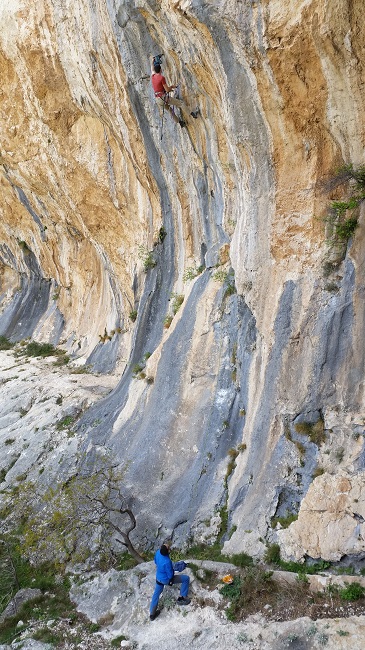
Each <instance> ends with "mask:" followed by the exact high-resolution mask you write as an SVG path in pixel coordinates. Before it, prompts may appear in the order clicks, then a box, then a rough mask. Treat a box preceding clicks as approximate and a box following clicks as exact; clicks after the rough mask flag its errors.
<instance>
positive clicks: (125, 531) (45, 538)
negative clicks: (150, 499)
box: [12, 456, 144, 563]
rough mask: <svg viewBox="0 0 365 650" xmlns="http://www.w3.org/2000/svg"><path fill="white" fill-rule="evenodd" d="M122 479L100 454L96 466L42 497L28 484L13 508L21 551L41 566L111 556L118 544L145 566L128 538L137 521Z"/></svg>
mask: <svg viewBox="0 0 365 650" xmlns="http://www.w3.org/2000/svg"><path fill="white" fill-rule="evenodd" d="M85 464H86V463H85V462H84V465H85ZM122 479H123V476H122V473H121V471H120V469H119V468H118V466H117V465H115V464H114V465H113V464H111V463H108V462H106V460H105V458H103V457H101V456H98V457H97V458H96V461H95V462H94V464H93V467H92V468H88V469H87V470H86V469H85V467H82V466H81V467H80V470H79V472H78V473H77V474H75V475H74V476H72V477H71V478H69V479H68V480H67V481H66V482H65V483H58V484H56V485H55V486H54V487H51V488H49V489H48V490H47V491H46V493H45V494H44V495H43V497H42V496H40V494H39V486H38V488H37V486H35V485H34V484H33V483H30V482H28V483H26V484H25V485H24V487H22V488H20V489H19V491H18V493H17V496H16V504H14V505H15V507H14V508H13V512H14V511H16V513H17V518H18V523H20V528H19V530H20V538H21V547H22V551H23V552H24V553H25V554H26V555H27V556H28V557H30V558H31V559H33V561H35V562H37V563H38V562H41V561H44V560H47V559H51V558H52V559H53V560H54V559H55V558H57V560H58V561H59V562H69V561H84V560H86V559H87V557H89V556H90V555H92V554H97V555H99V556H102V555H103V554H104V555H105V554H108V555H109V556H111V555H113V542H114V540H115V541H116V542H118V543H120V544H122V545H123V546H125V547H126V548H127V550H128V551H129V553H130V554H131V555H132V556H133V558H134V559H135V560H136V561H137V562H139V563H140V562H144V558H143V557H142V556H141V555H140V553H139V552H138V551H137V550H136V549H135V547H134V545H133V543H132V541H131V539H130V535H131V533H132V531H133V530H134V529H135V528H136V518H135V516H134V513H133V511H132V509H131V508H130V507H129V505H128V503H127V502H126V499H125V497H124V495H123V492H122V489H121V483H122ZM12 500H13V503H14V496H13V498H12ZM15 523H16V522H13V524H15Z"/></svg>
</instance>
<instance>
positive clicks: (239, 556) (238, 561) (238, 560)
mask: <svg viewBox="0 0 365 650" xmlns="http://www.w3.org/2000/svg"><path fill="white" fill-rule="evenodd" d="M229 561H230V563H231V564H234V565H235V566H238V567H241V568H242V567H247V566H253V563H254V562H253V559H252V557H251V556H250V555H247V553H236V554H235V555H231V556H230V558H229Z"/></svg>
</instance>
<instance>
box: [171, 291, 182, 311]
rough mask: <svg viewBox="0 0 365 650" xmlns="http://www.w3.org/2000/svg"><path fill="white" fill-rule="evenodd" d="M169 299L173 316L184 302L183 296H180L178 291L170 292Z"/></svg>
mask: <svg viewBox="0 0 365 650" xmlns="http://www.w3.org/2000/svg"><path fill="white" fill-rule="evenodd" d="M171 301H172V302H171V309H172V313H173V314H174V316H175V314H177V312H178V311H179V309H180V307H181V305H182V304H183V302H184V296H182V295H181V294H179V293H172V294H171Z"/></svg>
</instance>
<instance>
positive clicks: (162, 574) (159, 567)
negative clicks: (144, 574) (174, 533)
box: [150, 539, 190, 621]
mask: <svg viewBox="0 0 365 650" xmlns="http://www.w3.org/2000/svg"><path fill="white" fill-rule="evenodd" d="M171 544H172V540H171V539H165V541H164V542H163V544H162V546H161V548H160V550H159V551H157V552H156V553H155V557H154V560H155V564H156V587H155V591H154V593H153V596H152V600H151V606H150V619H151V621H154V620H155V618H157V616H158V615H159V613H160V610H158V609H157V606H158V600H159V598H160V596H161V594H162V592H163V590H164V587H165V586H166V585H170V586H171V585H176V584H177V583H181V587H180V596H179V598H178V599H177V601H176V602H177V604H178V605H189V603H190V598H188V597H187V595H188V591H189V582H190V578H189V576H187V575H185V574H184V575H181V576H177V575H175V571H183V570H184V569H185V567H186V566H187V564H186V563H185V562H182V561H181V562H175V563H173V562H171V560H170V548H171Z"/></svg>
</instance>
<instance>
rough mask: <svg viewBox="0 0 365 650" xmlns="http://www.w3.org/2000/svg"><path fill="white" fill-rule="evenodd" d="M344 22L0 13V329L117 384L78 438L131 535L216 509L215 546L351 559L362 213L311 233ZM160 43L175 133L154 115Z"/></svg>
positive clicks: (356, 29) (359, 452) (358, 121)
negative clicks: (182, 122) (59, 352)
mask: <svg viewBox="0 0 365 650" xmlns="http://www.w3.org/2000/svg"><path fill="white" fill-rule="evenodd" d="M362 10H363V7H362V2H360V0H352V1H350V0H295V1H293V2H290V3H287V2H284V1H283V0H261V1H260V0H258V1H257V2H254V1H251V0H242V1H238V0H236V1H234V0H227V1H226V2H214V1H211V2H202V1H200V0H192V1H189V0H181V1H172V0H162V2H156V1H154V0H149V1H147V0H138V1H136V2H131V1H129V0H124V1H122V0H119V1H117V0H107V2H101V1H99V0H77V2H76V3H72V5H70V4H69V3H67V2H65V1H64V0H39V2H37V3H32V4H31V6H30V7H29V6H28V3H26V2H25V0H6V1H5V2H2V3H1V7H0V20H1V25H2V30H1V34H0V72H1V78H2V84H1V90H0V110H1V122H0V129H1V161H0V162H1V177H0V178H1V204H0V205H1V213H2V219H1V225H0V228H1V249H0V259H1V265H0V273H1V296H2V302H1V315H0V333H1V334H5V335H6V336H9V337H10V338H12V339H13V340H19V339H21V338H26V337H33V338H37V339H38V340H50V341H52V342H53V343H56V344H62V345H64V346H65V347H66V348H67V350H68V352H69V353H71V354H72V355H73V358H74V359H75V363H88V364H92V365H93V367H94V369H95V370H96V371H100V372H104V371H106V372H111V371H113V370H115V372H117V373H118V374H119V375H120V382H119V383H118V385H117V387H116V388H115V390H114V391H113V392H112V393H111V395H110V396H109V397H108V398H106V399H105V400H103V401H101V402H100V403H98V404H97V405H96V406H94V407H93V408H92V409H91V410H89V411H87V412H86V413H85V415H84V418H83V421H82V424H81V427H80V432H81V431H82V435H81V433H80V448H81V449H83V450H87V451H88V453H90V457H91V458H92V450H93V449H94V448H95V446H106V447H108V448H112V450H113V453H114V454H115V455H116V456H117V457H118V458H119V459H120V462H121V464H123V465H124V466H125V474H126V485H127V487H128V488H129V489H130V493H131V494H132V495H133V497H134V499H135V502H136V503H135V505H136V509H137V510H138V511H139V512H140V513H141V516H140V521H141V522H142V523H141V529H140V531H139V534H140V536H141V537H143V536H144V538H145V540H146V543H152V542H153V539H154V536H155V535H158V534H159V531H161V534H163V533H164V532H171V531H172V530H174V531H175V537H176V539H177V540H180V541H185V540H186V538H187V537H188V536H189V535H191V534H193V535H194V536H195V537H196V538H198V539H209V538H211V536H212V535H214V534H215V533H216V532H217V530H218V528H219V522H220V518H219V510H220V508H221V507H222V506H224V505H225V504H227V506H228V512H229V528H230V530H231V533H230V534H229V535H227V541H226V544H225V549H226V551H227V552H237V551H241V550H245V551H247V552H249V553H252V554H256V555H260V554H261V553H262V552H263V550H264V541H263V540H268V541H276V540H279V541H280V543H281V545H282V550H283V553H284V554H285V553H287V554H288V555H291V556H292V555H295V556H296V557H298V558H301V557H303V556H304V555H306V554H307V555H311V556H313V555H321V556H322V557H326V558H330V559H338V558H339V557H341V556H342V555H345V554H351V553H356V554H358V553H363V552H364V550H365V542H364V535H365V530H364V517H365V513H364V490H363V489H360V484H362V485H363V480H364V429H363V427H364V416H365V413H364V345H363V340H364V334H365V332H364V329H365V327H364V326H365V323H364V306H363V305H364V301H363V298H364V266H363V259H364V247H365V238H364V234H363V219H364V214H363V209H360V210H359V215H358V216H359V227H358V228H357V229H356V231H355V234H354V236H353V237H352V238H351V239H350V240H349V241H348V242H347V244H346V245H343V246H342V250H341V251H340V252H339V250H338V249H334V247H333V246H330V245H329V243H328V232H327V231H326V228H325V224H324V219H323V217H324V216H325V215H326V214H327V210H328V206H329V203H330V201H331V199H335V198H341V196H342V195H341V192H345V193H346V192H347V191H348V185H346V184H345V185H344V186H341V187H340V189H339V188H338V187H336V186H335V185H334V184H332V186H331V184H330V183H329V182H328V180H329V179H331V177H333V175H334V172H335V170H336V169H337V168H338V167H340V166H341V165H343V164H344V163H346V164H350V163H351V164H353V166H354V167H355V168H356V167H358V166H360V165H362V164H363V163H364V136H365V128H364V120H365V117H364V116H365V112H364V88H365V86H364V61H365V56H364V48H365V28H364V20H363V11H362ZM161 52H163V53H164V73H165V75H166V77H167V79H168V81H169V82H170V83H172V82H178V81H179V82H180V88H181V92H182V95H183V97H184V98H185V100H186V103H187V105H188V107H189V111H190V110H191V109H192V108H195V107H196V106H199V107H200V112H201V115H200V116H199V118H198V119H197V120H193V119H192V118H191V117H190V116H189V111H187V113H186V119H187V128H186V129H180V127H179V126H178V125H176V124H175V123H174V122H173V120H172V119H171V118H170V116H169V115H166V114H164V117H163V123H162V121H161V117H160V114H159V112H158V108H157V106H156V105H155V103H154V98H153V93H152V90H151V84H150V78H149V56H150V55H151V54H157V53H161ZM325 181H326V182H325ZM331 187H332V189H330V188H331ZM151 259H152V260H153V264H155V266H153V264H150V262H151ZM148 266H150V267H152V266H153V268H149V269H148V270H147V272H145V269H144V267H148ZM216 267H217V268H216ZM324 269H326V273H325V271H324ZM198 270H199V271H198ZM328 270H329V271H330V275H329V276H328ZM172 294H177V295H178V296H183V297H184V301H183V304H182V305H181V306H180V309H179V310H178V311H177V313H176V315H174V313H173V312H175V311H176V310H177V306H178V302H177V297H176V296H175V297H174V296H173V297H171V295H172ZM180 301H181V300H180ZM135 312H136V314H137V316H136V319H135V320H134V316H135ZM131 313H133V319H131V318H130V314H131ZM168 316H170V317H171V316H174V317H173V319H172V323H171V325H170V327H169V328H166V327H164V321H165V318H166V317H168ZM136 364H140V366H141V367H140V368H139V369H138V368H136ZM142 366H143V368H142ZM141 371H142V374H141ZM133 375H137V377H138V378H135V377H134V376H133ZM95 422H100V424H97V425H95ZM314 432H315V433H314ZM318 468H319V469H318ZM316 470H317V474H318V473H319V472H324V473H323V475H322V477H318V478H315V479H314V476H315V473H316ZM339 476H340V478H339ZM341 477H342V478H341ZM313 480H314V482H313ZM341 481H348V483H349V485H350V487H348V490H347V494H349V495H350V494H352V490H355V491H356V494H357V495H358V496H357V497H356V499H357V501H356V504H354V502H353V501H352V500H351V499H350V497H348V501H347V502H346V517H343V516H339V517H338V529H339V531H340V532H339V535H338V539H337V540H336V541H335V539H334V540H333V544H332V543H331V540H328V538H327V539H326V535H325V531H326V530H327V524H328V520H327V517H326V516H325V515H323V516H322V515H321V513H318V511H317V510H316V507H315V499H313V494H315V489H316V487H315V486H316V485H322V484H324V485H325V486H326V488H325V490H326V495H327V496H326V498H325V499H324V502H325V506H324V512H326V511H327V510H328V509H330V507H329V505H328V503H331V504H332V505H333V509H334V511H336V512H340V511H341V512H342V510H341V508H342V506H340V505H338V504H337V501H338V499H339V498H340V497H339V494H342V492H341V490H339V488H338V486H339V483H341ZM312 482H313V484H312ZM341 485H342V483H341ZM355 485H356V486H357V487H356V489H355V487H354V486H355ZM308 490H309V491H308ZM306 495H307V496H306ZM323 498H324V497H323ZM336 504H337V505H336ZM331 507H332V506H331ZM298 512H299V517H298V520H297V521H296V522H294V524H292V525H291V526H290V527H289V528H288V529H287V530H285V531H278V530H277V528H274V527H273V518H275V517H276V518H278V517H287V516H288V515H289V514H296V513H298ZM321 512H322V509H321ZM315 513H316V514H315ZM142 515H143V516H142ZM313 518H314V519H313ZM314 520H315V522H316V523H315V527H316V528H318V530H319V531H321V532H320V534H319V535H318V539H317V538H316V540H313V521H314ZM208 522H209V523H208ZM334 538H335V536H334ZM339 540H340V541H339Z"/></svg>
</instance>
